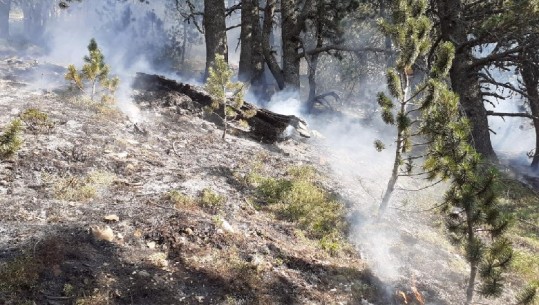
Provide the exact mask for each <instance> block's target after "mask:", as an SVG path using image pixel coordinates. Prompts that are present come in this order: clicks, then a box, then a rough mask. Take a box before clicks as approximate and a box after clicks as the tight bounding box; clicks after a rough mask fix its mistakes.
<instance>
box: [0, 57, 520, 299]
mask: <svg viewBox="0 0 539 305" xmlns="http://www.w3.org/2000/svg"><path fill="white" fill-rule="evenodd" d="M63 73H64V72H63V67H60V66H56V65H54V64H50V63H49V64H46V63H40V62H39V61H37V60H35V59H34V58H31V57H18V56H10V55H3V56H1V57H0V126H6V125H7V124H8V123H9V122H10V121H11V120H12V119H14V118H17V117H18V116H20V115H21V114H22V113H24V112H25V111H26V110H27V109H32V108H34V109H38V110H39V111H41V112H43V113H46V114H47V115H48V119H49V122H50V124H48V125H47V126H26V128H25V130H24V134H23V139H24V143H23V145H22V148H21V149H20V151H19V152H18V154H17V156H16V157H15V158H13V159H10V160H6V161H2V162H1V163H0V207H1V209H0V266H4V267H6V266H8V265H9V266H11V265H13V262H14V261H15V262H19V261H20V263H21V264H22V263H28V266H29V267H28V269H29V270H28V273H27V274H23V276H22V277H23V278H25V275H28V276H33V275H35V274H39V277H38V278H36V279H28V278H26V280H29V282H30V283H32V284H31V285H30V286H29V287H26V286H25V284H24V283H18V282H17V283H18V284H20V286H16V285H15V286H16V288H17V289H13V290H12V293H6V292H2V293H0V303H2V304H20V302H21V300H22V301H27V303H25V304H75V303H76V304H369V303H371V304H422V302H423V304H439V305H443V304H460V303H461V300H462V299H463V297H464V291H465V285H466V273H467V266H466V263H465V260H464V259H463V257H462V256H461V255H459V253H458V251H457V250H456V249H454V248H453V247H452V246H451V245H450V244H449V243H448V242H447V239H446V238H445V236H444V230H443V222H442V221H441V219H440V218H439V217H437V216H436V214H435V213H433V212H431V211H430V210H429V209H431V208H432V207H433V206H435V203H436V202H437V201H438V200H439V199H440V197H441V195H442V194H443V189H444V187H443V185H438V186H436V187H435V188H434V189H430V190H429V191H427V192H416V191H407V192H405V191H398V192H397V193H396V194H395V195H394V200H393V206H394V208H393V209H391V211H390V212H389V213H388V215H386V217H384V219H383V220H382V221H380V222H376V221H375V220H374V215H375V214H376V207H377V205H378V203H379V201H380V198H381V195H382V192H383V190H384V188H385V183H386V181H387V180H386V179H387V177H388V175H389V168H390V164H391V163H390V162H386V161H387V159H388V158H387V156H384V155H383V154H382V155H377V153H376V152H374V148H373V147H372V141H373V140H374V137H375V136H376V135H375V134H373V133H372V132H369V131H368V130H369V129H368V128H362V129H360V130H358V131H353V134H355V135H357V141H356V140H355V141H342V140H339V141H333V139H336V138H337V135H339V137H340V136H342V135H343V134H347V133H349V132H350V131H349V130H348V131H344V130H340V129H339V128H332V127H331V126H332V125H331V124H328V125H327V126H326V128H325V129H321V130H320V131H321V132H322V134H324V136H325V138H317V139H310V140H305V139H301V138H295V137H292V138H290V139H288V140H286V141H283V142H280V143H277V144H261V143H258V142H256V141H253V140H252V139H250V138H249V137H248V136H245V135H238V136H234V135H231V136H229V137H228V139H227V140H226V141H223V140H222V139H221V128H220V127H219V126H216V125H215V124H214V123H212V122H209V121H208V120H205V119H204V117H205V116H204V113H203V111H202V110H201V109H200V108H199V107H197V105H196V101H192V100H190V99H189V98H188V97H185V96H178V95H177V94H170V95H155V94H149V93H145V92H129V95H131V97H132V98H133V103H134V104H130V103H131V101H127V102H126V101H124V103H126V104H129V105H131V106H130V108H129V109H132V110H133V109H136V110H134V112H129V115H126V114H125V113H122V112H121V111H118V110H115V109H101V108H99V107H95V105H89V104H87V103H83V102H81V101H80V100H79V99H77V97H76V95H74V94H73V93H72V92H70V91H69V89H68V88H67V86H66V84H65V83H64V82H63ZM134 105H136V106H134ZM358 126H359V125H358ZM254 162H257V163H262V164H263V165H264V166H265V167H266V168H269V169H271V171H272V173H271V174H272V175H274V176H279V175H283V174H284V173H285V172H286V170H287V168H289V167H290V166H291V165H302V164H303V165H311V166H314V167H315V168H316V169H318V170H319V171H320V172H322V173H324V174H325V175H326V177H325V178H324V179H323V181H320V184H321V185H323V186H324V187H326V188H327V189H329V190H330V191H331V192H334V193H336V194H338V196H339V197H340V198H341V199H342V201H343V204H345V205H346V208H347V211H348V220H349V222H350V225H351V229H350V232H349V240H350V241H351V242H352V243H353V244H355V245H356V246H357V247H356V248H351V249H349V250H347V251H343V252H342V253H340V254H339V255H338V256H331V255H328V254H327V253H326V252H324V251H322V250H320V249H319V247H318V246H317V245H316V243H314V242H312V241H310V240H308V239H306V238H305V237H304V236H302V235H301V234H299V233H298V231H297V230H296V229H295V227H294V225H293V224H291V223H288V222H285V221H282V220H279V219H277V218H275V217H274V216H273V215H272V214H270V213H268V212H266V211H264V210H260V209H257V208H256V207H255V206H254V205H253V202H251V201H250V200H249V192H250V190H249V188H248V187H247V186H246V185H244V184H243V183H242V179H241V178H242V177H245V175H247V173H248V172H249V170H250V167H251V166H253V164H254ZM423 186H424V183H423V182H422V181H420V180H413V179H412V180H403V181H402V182H401V183H400V184H399V187H400V188H403V189H404V188H406V189H418V188H421V187H423ZM204 190H212V191H214V192H215V193H216V194H218V195H220V196H223V197H224V198H226V201H225V203H224V204H223V205H222V206H219V207H199V206H196V205H189V204H188V203H187V204H186V205H185V206H183V207H180V208H179V207H178V206H177V205H174V204H173V203H172V202H171V199H170V194H171V192H179V193H181V194H183V195H185V196H187V197H190V198H195V197H197V196H200V194H201V192H203V191H204ZM28 257H32V258H33V259H36V258H37V262H35V261H30V262H27V261H25V258H28ZM32 268H35V269H36V270H37V271H38V272H37V271H36V270H32ZM32 271H35V272H32ZM17 283H15V284H17ZM0 287H2V286H1V283H0ZM4 291H6V290H4ZM21 291H22V292H21ZM511 298H512V293H508V294H506V295H505V296H504V297H502V298H500V299H498V300H481V302H483V303H484V304H508V303H509V300H511ZM81 300H82V301H81ZM32 302H34V303H32ZM77 302H78V303H77ZM84 302H86V303H84ZM414 302H415V303H414Z"/></svg>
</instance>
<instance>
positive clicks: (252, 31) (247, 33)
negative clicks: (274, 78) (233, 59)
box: [238, 0, 264, 86]
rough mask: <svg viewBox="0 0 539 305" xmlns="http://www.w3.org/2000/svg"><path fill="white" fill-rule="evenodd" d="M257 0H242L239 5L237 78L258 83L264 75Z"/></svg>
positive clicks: (254, 83)
mask: <svg viewBox="0 0 539 305" xmlns="http://www.w3.org/2000/svg"><path fill="white" fill-rule="evenodd" d="M258 3H259V0H243V2H242V7H241V34H240V40H241V53H240V64H239V73H238V74H239V79H240V80H241V81H244V82H245V81H249V82H251V83H252V84H253V85H255V86H256V85H260V84H261V83H262V81H263V76H264V55H263V51H262V32H261V27H260V16H259V13H258Z"/></svg>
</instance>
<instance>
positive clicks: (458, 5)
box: [437, 0, 497, 161]
mask: <svg viewBox="0 0 539 305" xmlns="http://www.w3.org/2000/svg"><path fill="white" fill-rule="evenodd" d="M437 3H438V14H439V16H438V17H439V18H440V27H441V34H442V38H443V40H445V41H451V42H453V43H454V44H456V45H455V47H456V53H455V59H454V61H453V66H452V68H451V71H450V78H451V85H452V89H453V91H455V92H456V93H457V94H458V95H459V96H460V104H461V105H462V107H463V108H464V112H465V114H466V116H467V117H468V119H469V120H470V122H471V124H472V137H471V139H470V141H471V144H472V145H473V147H474V148H475V150H476V151H477V152H478V153H480V154H481V155H482V156H483V157H484V158H485V159H487V160H491V161H496V159H497V158H496V154H495V153H494V149H493V148H492V143H491V141H490V130H489V126H488V119H487V111H486V109H485V106H484V105H483V98H482V94H481V87H480V85H479V78H478V76H477V75H476V73H475V72H477V71H476V70H474V68H473V62H474V57H473V55H472V50H471V49H470V48H469V47H461V46H462V45H463V44H465V43H466V42H467V38H468V33H467V30H466V28H465V24H466V22H465V20H463V13H464V12H463V4H462V1H461V0H437Z"/></svg>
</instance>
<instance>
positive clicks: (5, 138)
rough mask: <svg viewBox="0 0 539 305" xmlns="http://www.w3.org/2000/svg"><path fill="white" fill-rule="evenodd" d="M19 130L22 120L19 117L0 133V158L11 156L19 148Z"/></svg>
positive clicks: (20, 140) (20, 129)
mask: <svg viewBox="0 0 539 305" xmlns="http://www.w3.org/2000/svg"><path fill="white" fill-rule="evenodd" d="M21 131H22V122H21V120H19V119H15V120H13V121H11V123H9V125H8V126H7V127H6V128H5V130H4V132H3V133H2V134H0V159H7V158H10V157H12V156H13V155H15V153H16V152H17V150H19V148H21V145H22V139H21V136H20V134H21Z"/></svg>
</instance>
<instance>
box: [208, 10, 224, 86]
mask: <svg viewBox="0 0 539 305" xmlns="http://www.w3.org/2000/svg"><path fill="white" fill-rule="evenodd" d="M203 23H204V37H205V40H206V71H205V73H204V79H207V78H208V71H209V68H210V67H212V66H213V64H214V62H215V55H216V54H221V55H223V56H224V57H225V61H227V62H228V47H227V38H226V16H225V2H224V1H223V0H204V21H203Z"/></svg>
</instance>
